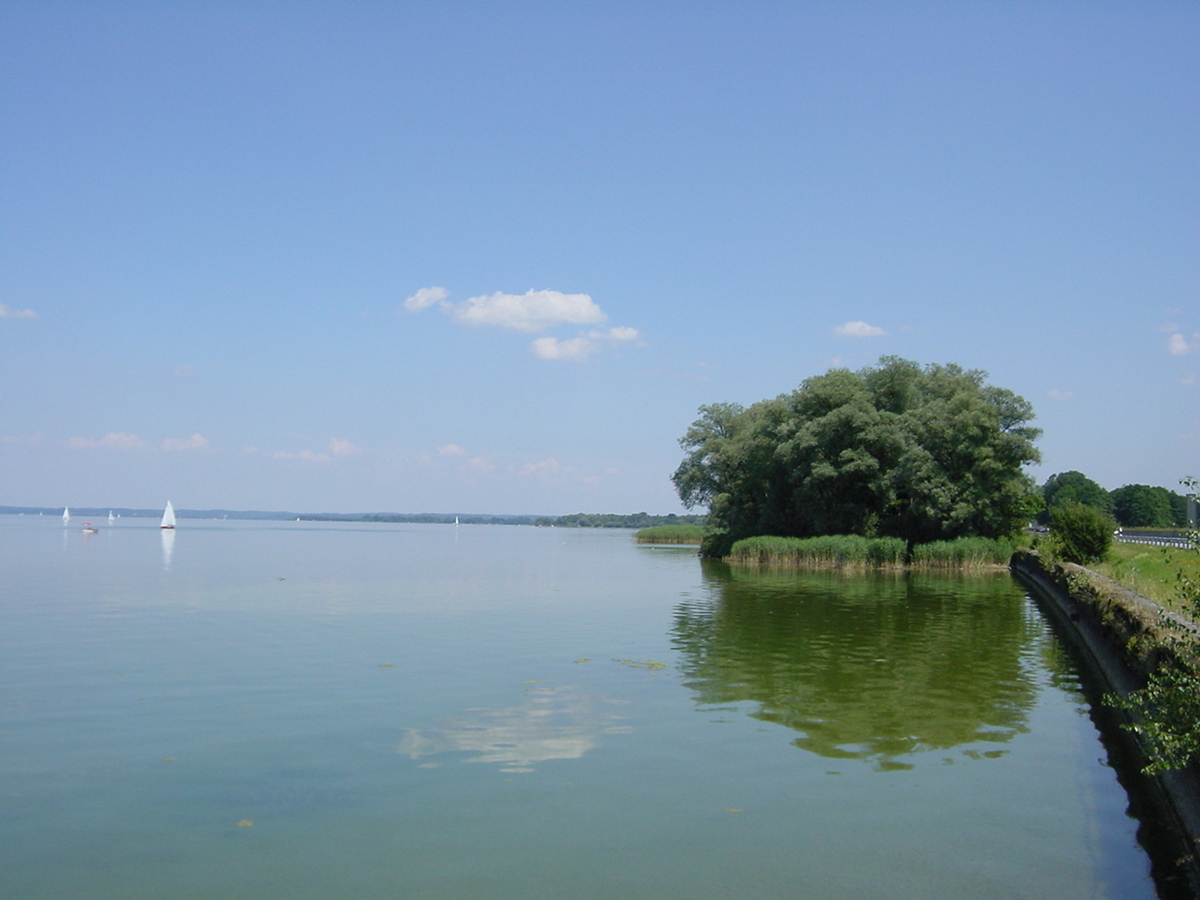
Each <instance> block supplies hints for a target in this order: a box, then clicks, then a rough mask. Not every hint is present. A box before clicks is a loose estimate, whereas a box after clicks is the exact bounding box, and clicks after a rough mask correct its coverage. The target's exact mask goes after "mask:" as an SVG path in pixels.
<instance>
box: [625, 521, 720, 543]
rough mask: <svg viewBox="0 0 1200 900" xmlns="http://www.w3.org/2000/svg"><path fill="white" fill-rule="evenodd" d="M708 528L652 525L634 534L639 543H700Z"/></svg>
mask: <svg viewBox="0 0 1200 900" xmlns="http://www.w3.org/2000/svg"><path fill="white" fill-rule="evenodd" d="M707 533H708V530H707V529H706V528H705V527H704V526H703V525H652V526H651V527H649V528H643V529H641V530H640V531H638V532H637V533H635V534H634V536H633V539H634V540H635V541H637V542H638V543H639V544H697V545H698V544H699V543H700V542H701V541H702V540H704V535H706V534H707Z"/></svg>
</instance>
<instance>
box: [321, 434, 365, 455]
mask: <svg viewBox="0 0 1200 900" xmlns="http://www.w3.org/2000/svg"><path fill="white" fill-rule="evenodd" d="M329 452H330V453H332V454H333V455H334V456H355V455H357V454H359V453H362V450H360V449H359V448H358V447H355V446H354V445H353V444H352V443H350V442H349V441H343V440H341V439H340V438H333V439H332V440H331V441H330V442H329Z"/></svg>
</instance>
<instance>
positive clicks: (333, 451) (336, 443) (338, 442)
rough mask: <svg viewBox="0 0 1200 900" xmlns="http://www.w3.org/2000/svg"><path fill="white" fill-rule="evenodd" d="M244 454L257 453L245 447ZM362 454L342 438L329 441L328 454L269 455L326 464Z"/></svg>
mask: <svg viewBox="0 0 1200 900" xmlns="http://www.w3.org/2000/svg"><path fill="white" fill-rule="evenodd" d="M243 452H244V453H254V452H257V451H255V450H254V449H253V448H251V447H247V448H246V450H244V451H243ZM360 453H362V450H361V449H359V448H358V447H356V446H354V445H353V444H352V443H350V442H349V441H347V440H343V439H342V438H332V439H331V440H330V441H329V452H328V453H325V452H319V451H316V450H298V451H291V450H276V451H275V452H274V453H272V454H271V455H272V456H273V457H274V458H275V459H299V460H303V461H304V462H312V463H328V462H333V460H334V458H335V457H347V456H357V455H358V454H360Z"/></svg>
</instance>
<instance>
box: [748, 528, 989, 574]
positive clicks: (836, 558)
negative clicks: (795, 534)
mask: <svg viewBox="0 0 1200 900" xmlns="http://www.w3.org/2000/svg"><path fill="white" fill-rule="evenodd" d="M1012 552H1013V546H1012V544H1010V543H1007V542H1005V541H992V540H988V539H986V538H959V539H958V540H955V541H937V542H935V543H931V544H918V545H917V546H915V547H914V548H913V550H912V554H911V556H910V555H909V553H908V547H907V545H906V544H905V542H904V541H903V540H901V539H900V538H865V537H862V536H860V535H853V534H850V535H826V536H823V537H812V538H792V537H774V536H761V537H751V538H744V539H742V540H740V541H736V542H734V544H733V547H732V549H731V550H730V552H729V554H728V556H726V557H725V559H726V561H727V562H730V563H740V564H753V565H761V566H771V567H774V568H795V569H830V568H833V569H847V568H849V569H868V568H872V569H880V568H885V569H886V568H901V567H904V566H909V567H915V568H925V569H971V568H985V567H991V566H1005V565H1007V564H1008V560H1009V557H1011V556H1012Z"/></svg>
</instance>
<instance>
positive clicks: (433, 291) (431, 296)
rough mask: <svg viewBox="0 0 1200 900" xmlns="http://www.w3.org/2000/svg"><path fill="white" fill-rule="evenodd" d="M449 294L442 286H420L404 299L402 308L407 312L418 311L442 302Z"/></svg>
mask: <svg viewBox="0 0 1200 900" xmlns="http://www.w3.org/2000/svg"><path fill="white" fill-rule="evenodd" d="M449 296H450V292H449V291H447V290H446V289H445V288H443V287H427V288H421V289H420V290H419V291H417V292H416V293H415V294H413V295H412V296H411V297H409V298H408V299H407V300H405V301H404V308H405V310H407V311H408V312H420V311H421V310H423V309H428V308H429V307H431V306H433V305H434V304H435V303H442V302H444V301H445V300H446V298H447V297H449Z"/></svg>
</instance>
